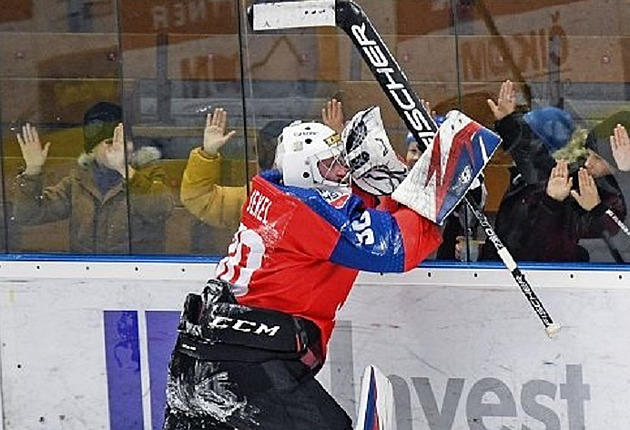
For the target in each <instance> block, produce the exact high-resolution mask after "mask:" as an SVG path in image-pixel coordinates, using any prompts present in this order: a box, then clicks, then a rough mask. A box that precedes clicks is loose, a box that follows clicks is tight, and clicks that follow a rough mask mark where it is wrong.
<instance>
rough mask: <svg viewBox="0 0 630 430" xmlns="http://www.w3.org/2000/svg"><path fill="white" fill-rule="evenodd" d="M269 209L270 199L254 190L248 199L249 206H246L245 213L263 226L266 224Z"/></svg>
mask: <svg viewBox="0 0 630 430" xmlns="http://www.w3.org/2000/svg"><path fill="white" fill-rule="evenodd" d="M270 207H271V199H270V198H269V197H267V196H266V195H264V194H263V193H261V192H260V191H259V190H254V192H253V193H252V195H251V197H250V198H249V204H248V205H247V209H246V210H247V213H249V214H250V215H251V216H252V217H254V218H256V219H257V220H258V221H260V222H262V223H263V224H266V223H267V215H268V214H269V208H270Z"/></svg>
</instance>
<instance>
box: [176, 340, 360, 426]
mask: <svg viewBox="0 0 630 430" xmlns="http://www.w3.org/2000/svg"><path fill="white" fill-rule="evenodd" d="M166 397H167V408H166V416H165V423H164V430H210V429H213V430H215V429H216V430H235V429H238V430H250V429H251V430H254V429H256V430H283V429H286V430H328V429H330V430H351V429H352V423H351V420H350V418H349V417H348V415H347V414H346V413H345V411H344V410H343V409H342V408H341V406H339V404H337V402H336V401H335V400H334V399H333V398H332V397H331V396H330V394H328V392H327V391H326V390H325V389H324V388H323V387H322V386H321V385H320V383H319V382H318V381H317V380H316V379H315V377H314V375H313V372H312V371H311V369H310V368H309V367H308V366H306V365H305V364H303V363H302V362H301V361H300V360H297V359H295V360H277V359H274V360H269V361H264V362H261V363H252V362H238V361H205V360H199V359H196V358H193V357H191V356H189V355H187V354H185V353H183V352H180V351H177V350H176V351H174V352H173V356H172V358H171V363H170V368H169V380H168V384H167V393H166Z"/></svg>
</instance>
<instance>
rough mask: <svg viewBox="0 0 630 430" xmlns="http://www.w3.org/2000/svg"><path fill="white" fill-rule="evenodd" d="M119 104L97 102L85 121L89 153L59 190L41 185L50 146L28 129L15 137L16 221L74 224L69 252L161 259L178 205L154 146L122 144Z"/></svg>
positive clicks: (86, 143)
mask: <svg viewBox="0 0 630 430" xmlns="http://www.w3.org/2000/svg"><path fill="white" fill-rule="evenodd" d="M121 121H122V110H121V108H120V106H118V105H115V104H112V103H108V102H99V103H97V104H95V105H94V106H92V107H91V108H90V109H88V111H87V112H86V113H85V115H84V118H83V135H84V152H83V153H82V154H81V155H80V156H79V158H78V160H77V161H78V166H77V167H76V168H75V169H73V170H72V171H71V172H70V173H69V174H68V175H67V176H66V177H64V178H63V179H62V180H61V181H59V182H58V183H57V184H56V185H52V186H48V187H44V183H43V175H42V170H43V169H44V168H45V163H46V159H47V157H48V150H49V148H50V142H48V143H46V144H45V145H42V143H41V142H40V139H39V135H38V132H37V129H36V128H35V127H34V126H32V125H30V124H26V125H25V126H24V127H22V133H21V134H20V133H18V135H17V139H18V143H19V145H20V149H21V151H22V157H23V158H24V162H25V164H26V168H25V169H24V171H23V172H22V173H21V174H19V175H18V176H17V178H16V179H15V202H14V214H13V215H14V220H15V222H16V223H17V224H21V225H26V226H28V225H40V224H45V223H49V222H54V221H60V220H64V219H67V220H69V223H70V225H69V252H71V253H77V254H160V253H164V251H165V242H166V235H165V225H166V220H167V219H168V217H169V216H170V214H171V212H172V210H173V200H172V197H171V195H170V194H169V192H168V190H167V187H166V185H165V183H164V180H165V177H166V174H165V172H164V170H163V169H162V168H161V167H160V166H157V165H156V163H155V161H156V160H157V159H159V158H160V153H159V150H157V148H148V147H147V148H142V149H141V150H139V151H137V152H135V153H134V152H133V146H132V143H131V142H127V144H126V143H125V138H124V129H123V124H122V122H121Z"/></svg>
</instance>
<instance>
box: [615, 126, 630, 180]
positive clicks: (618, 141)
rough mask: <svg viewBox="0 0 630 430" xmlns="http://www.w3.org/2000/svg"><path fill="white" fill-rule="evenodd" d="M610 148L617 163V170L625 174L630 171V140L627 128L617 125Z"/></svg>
mask: <svg viewBox="0 0 630 430" xmlns="http://www.w3.org/2000/svg"><path fill="white" fill-rule="evenodd" d="M610 147H611V149H612V153H613V157H614V159H615V162H616V163H617V168H618V169H619V170H621V171H623V172H628V171H630V138H628V131H627V130H626V128H625V127H624V126H623V125H621V124H617V127H615V129H614V130H613V134H612V135H611V136H610Z"/></svg>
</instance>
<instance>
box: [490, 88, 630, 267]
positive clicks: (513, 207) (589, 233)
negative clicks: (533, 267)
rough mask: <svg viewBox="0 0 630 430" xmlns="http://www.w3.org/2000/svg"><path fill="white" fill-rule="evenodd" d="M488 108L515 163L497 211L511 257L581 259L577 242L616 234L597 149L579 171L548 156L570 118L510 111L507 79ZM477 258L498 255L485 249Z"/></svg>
mask: <svg viewBox="0 0 630 430" xmlns="http://www.w3.org/2000/svg"><path fill="white" fill-rule="evenodd" d="M488 103H489V105H490V108H491V109H492V111H493V113H494V115H495V118H496V119H497V122H496V123H495V128H496V131H497V132H498V133H499V135H500V136H501V138H502V139H503V145H504V147H505V149H506V150H507V151H508V152H509V153H510V154H511V155H512V158H513V159H514V163H515V165H514V167H513V168H512V169H511V183H510V186H509V187H508V190H507V191H506V193H505V195H504V197H503V199H502V201H501V204H500V206H499V210H498V212H497V216H496V221H495V229H496V232H497V234H498V235H499V237H500V238H501V239H502V241H503V242H504V243H505V245H506V247H507V248H508V250H510V252H511V253H512V255H513V256H514V258H516V259H519V260H529V261H543V262H549V261H555V262H559V261H589V255H588V252H587V251H586V250H585V249H584V248H583V247H581V246H580V245H579V244H578V242H579V240H580V239H582V238H596V237H603V236H604V235H605V234H614V233H615V232H616V231H617V230H618V227H617V226H616V224H615V223H614V222H613V221H612V219H610V217H608V215H606V213H605V211H606V209H608V208H611V209H612V210H613V212H615V213H616V214H617V215H618V216H619V217H621V218H623V217H624V216H625V203H624V200H623V196H622V194H621V192H620V190H619V187H618V185H617V183H616V181H615V179H614V177H613V176H612V174H611V173H612V171H613V170H614V169H613V168H612V167H611V166H610V165H609V163H607V162H606V161H605V158H602V157H601V156H599V155H598V152H596V150H597V148H592V149H590V151H589V155H588V158H587V160H586V162H585V164H584V168H580V167H578V166H579V164H580V163H579V162H577V163H574V164H573V165H572V166H571V167H569V163H568V162H566V161H562V162H559V163H558V164H556V161H555V159H554V157H553V155H552V154H553V153H556V151H558V150H559V149H561V148H563V147H565V145H567V143H568V142H569V141H570V140H571V138H572V136H573V134H574V131H575V124H574V123H573V120H572V119H571V116H570V115H569V114H568V113H567V112H565V111H563V110H561V109H558V108H553V107H549V108H542V109H536V110H533V111H531V112H528V113H527V114H525V115H522V114H519V113H516V112H515V107H516V103H515V96H514V86H513V84H512V82H510V81H506V82H504V83H503V84H502V86H501V90H500V92H499V97H498V99H497V102H496V103H495V102H494V101H492V100H489V101H488ZM573 188H575V189H573ZM482 259H485V260H496V259H498V256H497V255H496V251H495V250H494V249H493V248H492V247H490V246H485V247H484V249H483V251H482Z"/></svg>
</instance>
